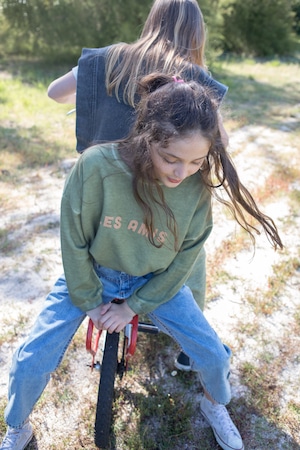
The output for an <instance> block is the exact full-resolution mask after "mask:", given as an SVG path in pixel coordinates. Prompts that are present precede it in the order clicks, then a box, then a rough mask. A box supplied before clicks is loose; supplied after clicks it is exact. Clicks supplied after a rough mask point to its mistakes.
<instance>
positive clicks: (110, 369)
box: [95, 333, 120, 448]
mask: <svg viewBox="0 0 300 450" xmlns="http://www.w3.org/2000/svg"><path fill="white" fill-rule="evenodd" d="M119 337H120V335H119V333H112V334H109V333H107V335H106V340H105V347H104V353H103V359H102V365H101V375H100V381H99V389H98V399H97V407H96V418H95V444H96V446H97V447H99V448H106V447H108V445H109V435H110V428H111V419H112V406H113V401H114V384H115V377H116V373H117V367H118V347H119Z"/></svg>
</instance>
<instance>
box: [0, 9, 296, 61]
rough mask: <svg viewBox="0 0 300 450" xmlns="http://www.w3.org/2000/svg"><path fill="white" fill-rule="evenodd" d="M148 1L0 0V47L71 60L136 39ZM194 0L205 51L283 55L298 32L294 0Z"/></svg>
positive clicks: (145, 14) (289, 49)
mask: <svg viewBox="0 0 300 450" xmlns="http://www.w3.org/2000/svg"><path fill="white" fill-rule="evenodd" d="M152 1H153V0H143V1H141V0H84V1H82V0H0V24H1V28H0V41H1V44H0V48H2V52H3V51H5V52H6V53H11V52H15V53H19V54H31V55H37V56H39V57H41V56H45V57H47V58H52V59H54V60H56V61H58V60H61V59H64V60H65V61H66V60H69V61H71V60H72V61H74V60H75V59H77V58H78V56H79V55H80V53H81V49H82V48H83V47H101V46H104V45H108V44H110V43H113V42H117V41H125V42H132V41H134V40H135V39H137V37H138V36H139V34H140V31H141V29H142V26H143V23H144V21H145V19H146V17H147V15H148V12H149V10H150V7H151V5H152ZM199 4H200V7H201V10H202V12H203V15H204V18H205V22H206V24H207V29H208V46H207V48H208V50H209V54H213V53H214V52H216V51H217V52H218V53H222V52H224V51H225V52H226V51H230V52H236V53H247V54H249V53H250V54H254V55H269V54H274V53H276V54H280V55H282V54H287V53H289V52H290V51H291V50H292V47H293V42H294V38H295V35H296V34H297V33H298V35H299V28H300V27H299V20H300V0H263V1H262V0H199ZM3 49H4V50H3Z"/></svg>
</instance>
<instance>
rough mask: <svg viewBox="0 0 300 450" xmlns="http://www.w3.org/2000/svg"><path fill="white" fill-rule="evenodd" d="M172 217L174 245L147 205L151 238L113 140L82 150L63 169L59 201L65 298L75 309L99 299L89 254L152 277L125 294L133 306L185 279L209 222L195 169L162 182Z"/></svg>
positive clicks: (207, 200)
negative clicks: (173, 182) (174, 181)
mask: <svg viewBox="0 0 300 450" xmlns="http://www.w3.org/2000/svg"><path fill="white" fill-rule="evenodd" d="M162 188H163V191H164V195H165V200H166V202H167V204H168V206H169V207H170V208H171V209H172V211H173V213H174V216H175V220H176V223H177V232H178V243H179V251H176V250H175V249H174V237H173V235H172V233H171V232H170V230H169V229H168V227H167V221H166V216H165V213H164V211H163V210H162V208H160V207H158V206H157V205H153V211H154V223H155V228H156V230H155V239H156V240H157V242H158V243H163V246H162V247H161V248H156V247H155V246H153V245H151V244H150V242H149V240H148V238H147V233H146V228H145V226H144V224H143V211H142V210H141V207H140V206H139V205H138V203H137V202H136V200H135V198H134V195H133V190H132V175H131V172H130V169H129V168H128V166H127V165H126V164H125V163H124V162H123V161H122V160H121V158H120V156H119V153H118V146H117V144H105V145H98V146H95V147H92V148H91V149H88V150H86V151H85V152H84V153H83V155H82V156H81V157H80V159H79V160H78V161H77V163H76V164H75V166H74V167H73V170H72V171H71V173H70V175H69V176H68V178H67V180H66V184H65V188H64V192H63V198H62V204H61V246H62V257H63V266H64V271H65V276H66V281H67V286H68V289H69V293H70V296H71V299H72V302H73V303H74V304H75V305H76V306H78V307H79V308H81V309H82V310H83V311H89V310H91V309H93V308H96V307H97V306H98V305H100V304H101V302H102V297H101V294H102V284H101V281H100V280H99V278H98V276H97V274H96V273H95V271H94V267H93V265H94V261H96V262H97V263H98V264H100V265H102V266H104V267H108V268H111V269H114V270H118V271H121V272H125V273H127V274H130V275H134V276H144V275H146V274H149V273H153V275H154V276H153V277H152V278H151V279H150V280H149V281H148V282H147V283H146V284H145V285H144V286H143V287H141V288H138V289H137V290H136V291H135V292H134V294H133V295H132V296H131V297H129V298H128V300H127V302H128V305H129V306H130V308H131V309H132V310H133V311H134V312H135V313H137V314H139V313H147V312H150V311H153V310H154V309H155V308H157V307H158V306H159V305H160V304H162V303H164V302H167V301H168V300H170V299H171V298H172V297H173V296H174V295H175V294H176V293H177V292H178V291H179V289H180V288H181V287H182V286H183V285H184V284H185V282H186V280H187V279H188V277H189V275H190V273H191V271H192V268H193V266H194V264H195V262H196V260H197V257H198V255H199V252H200V251H201V249H202V247H203V244H204V242H205V240H206V239H207V237H208V236H209V234H210V232H211V228H212V216H211V196H210V193H209V192H208V190H207V189H206V188H205V186H204V185H203V183H202V181H201V176H200V174H199V173H196V174H195V175H193V176H191V177H189V178H187V179H185V180H184V181H183V182H182V183H181V184H180V185H179V186H177V187H176V188H168V187H165V186H163V187H162Z"/></svg>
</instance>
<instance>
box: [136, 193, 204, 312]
mask: <svg viewBox="0 0 300 450" xmlns="http://www.w3.org/2000/svg"><path fill="white" fill-rule="evenodd" d="M211 229H212V212H211V197H210V194H209V193H208V191H206V192H205V199H204V201H203V200H202V201H201V205H199V207H198V209H197V211H196V212H195V214H194V216H193V219H192V221H191V223H190V227H189V232H188V234H187V236H186V238H185V240H184V242H183V244H182V246H181V249H180V251H179V252H178V253H177V255H176V257H175V258H174V260H173V262H172V263H171V265H170V266H169V267H168V269H167V270H166V271H164V272H162V273H160V274H157V275H155V276H153V278H151V279H150V280H149V281H148V282H147V283H146V284H145V285H144V286H142V287H141V288H139V289H138V290H136V291H135V292H134V294H133V295H132V296H131V297H129V299H128V301H127V302H128V305H129V306H130V308H131V309H132V310H133V311H134V312H135V313H136V314H140V313H148V312H151V311H153V310H154V309H156V308H157V307H158V306H159V305H161V304H163V303H165V302H167V301H169V300H170V299H171V298H172V297H174V295H175V294H177V292H178V291H179V290H180V289H181V287H182V286H183V285H184V284H185V283H186V281H187V279H188V278H189V276H190V274H191V272H192V269H193V267H194V264H195V263H196V261H197V259H198V256H199V254H200V252H201V251H202V249H203V245H204V242H205V241H206V239H207V238H208V236H209V234H210V232H211Z"/></svg>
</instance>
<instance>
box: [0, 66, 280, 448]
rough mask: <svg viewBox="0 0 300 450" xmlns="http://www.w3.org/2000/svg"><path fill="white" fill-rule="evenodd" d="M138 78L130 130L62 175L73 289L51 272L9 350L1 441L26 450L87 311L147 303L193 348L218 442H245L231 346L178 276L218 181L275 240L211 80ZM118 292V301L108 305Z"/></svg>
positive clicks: (103, 316)
mask: <svg viewBox="0 0 300 450" xmlns="http://www.w3.org/2000/svg"><path fill="white" fill-rule="evenodd" d="M139 85H140V88H141V101H140V104H139V106H138V108H137V119H136V123H135V125H134V127H133V128H132V131H131V133H130V135H129V136H128V137H127V138H126V139H124V140H121V141H119V142H116V143H110V144H102V145H96V146H94V147H91V148H90V149H88V150H86V151H85V152H84V153H83V155H82V156H81V157H80V158H79V160H78V162H77V163H76V165H75V166H74V168H73V169H72V171H71V173H70V175H69V177H68V179H67V181H66V184H65V188H64V193H63V198H62V205H61V245H62V256H63V265H64V270H65V277H66V280H67V287H68V288H66V284H65V282H64V277H62V278H61V279H59V280H58V282H57V283H56V285H55V286H54V289H53V291H52V292H51V293H50V295H49V296H48V297H47V299H46V304H45V307H44V310H43V311H42V313H41V314H40V316H39V317H38V319H37V322H36V324H35V326H34V328H33V330H32V332H31V334H30V336H29V337H28V339H27V341H26V342H25V343H24V344H23V345H22V346H21V347H20V348H19V349H18V350H17V352H16V353H15V356H14V360H13V365H12V369H11V372H10V384H9V402H8V405H7V408H6V411H5V418H6V422H7V423H8V425H9V428H8V431H7V434H6V437H5V438H4V441H3V443H2V446H1V447H0V449H1V450H23V449H24V447H25V446H26V445H27V443H28V442H29V441H30V439H31V437H32V427H31V425H30V423H29V419H28V417H29V415H30V413H31V411H32V409H33V407H34V405H35V402H36V401H37V399H38V398H39V396H40V395H41V393H42V392H43V389H44V388H45V386H46V384H47V382H48V380H49V374H50V373H51V372H52V371H54V370H55V369H56V367H57V366H58V365H59V363H60V361H61V359H62V357H63V354H64V352H65V350H66V348H67V346H68V344H69V342H70V340H71V339H72V337H73V335H74V333H75V332H76V330H77V329H78V327H79V325H80V324H81V322H82V320H83V319H84V318H85V317H86V315H88V316H89V317H90V318H91V319H92V320H93V322H94V324H95V325H96V326H97V328H99V329H106V330H108V332H110V333H111V332H114V331H117V332H118V331H119V330H121V329H122V328H123V327H124V325H125V324H127V323H128V322H129V321H130V320H131V319H132V317H133V316H134V315H135V314H136V313H147V314H148V315H149V317H150V318H151V320H152V321H153V322H154V323H155V324H156V325H157V326H158V327H159V328H160V329H161V330H162V331H163V332H165V333H167V334H168V335H170V336H172V338H173V339H175V341H177V342H178V344H179V345H180V346H181V347H182V349H183V350H184V352H185V353H186V354H187V355H188V356H189V357H190V359H191V364H192V368H193V370H195V371H197V372H198V374H199V379H200V381H201V383H202V385H203V388H204V393H205V394H204V396H203V398H202V400H201V402H200V410H201V412H202V414H203V415H204V416H205V418H206V419H207V420H208V422H209V423H210V425H211V427H212V429H213V432H214V435H215V437H216V440H217V442H218V443H219V445H220V446H221V447H222V448H223V449H225V450H243V449H244V446H243V442H242V439H241V436H240V434H239V432H238V430H237V429H236V427H235V425H234V424H233V423H232V421H231V419H230V417H229V414H228V412H227V409H226V407H225V406H224V405H226V404H227V403H228V402H229V401H230V396H231V394H230V385H229V360H230V356H231V352H230V349H229V348H228V347H227V346H225V345H223V344H222V343H221V341H220V339H219V338H218V336H217V334H216V333H215V331H214V330H213V329H212V328H211V326H210V325H209V324H208V322H207V321H206V319H205V318H204V316H203V313H202V312H201V310H200V308H199V307H198V305H197V303H196V302H195V300H194V297H193V294H192V291H191V290H190V289H189V288H188V287H187V286H186V284H185V282H186V280H187V279H188V276H189V274H190V272H191V270H192V268H193V265H194V264H195V262H196V261H197V257H198V255H199V252H200V251H201V248H202V247H203V244H204V242H205V240H206V239H207V237H208V235H209V233H210V231H211V227H212V212H211V195H212V192H213V191H215V188H214V187H213V185H214V183H213V180H217V183H219V184H220V185H222V186H223V189H225V190H226V192H227V193H228V196H229V199H230V202H229V204H230V205H231V208H232V211H233V212H234V214H235V217H236V219H237V221H238V222H239V223H240V225H241V226H242V227H244V228H245V229H246V230H247V231H248V232H249V234H250V236H251V237H252V239H254V235H253V232H256V231H257V232H258V229H257V228H256V225H255V223H253V221H252V219H255V221H256V222H257V223H258V224H259V225H260V226H261V227H262V228H263V230H264V231H265V233H266V234H267V236H268V238H269V239H270V241H271V242H272V243H273V245H274V247H277V246H280V247H281V246H282V243H281V240H280V237H279V236H278V233H277V229H276V226H275V224H274V223H273V221H272V219H270V218H269V217H267V216H266V215H264V214H262V213H261V212H260V210H259V209H258V207H257V205H256V203H255V201H254V199H253V198H252V196H251V195H250V193H249V192H248V190H247V189H246V188H245V187H244V186H243V184H242V183H241V182H240V180H239V178H238V175H237V172H236V170H235V168H234V166H233V164H232V162H231V160H230V158H229V156H228V154H227V152H226V149H225V147H224V145H223V143H222V140H221V137H220V132H219V126H218V112H217V104H216V102H215V100H214V99H213V98H212V97H211V96H210V92H209V90H208V89H207V88H204V87H203V86H201V85H200V84H199V83H196V82H194V81H188V82H184V81H183V80H182V79H179V78H176V77H171V76H168V75H162V74H152V75H148V76H146V77H144V78H143V79H142V80H141V82H140V83H139ZM244 211H245V212H246V215H244ZM249 217H250V219H251V222H250V219H249ZM114 298H122V299H124V300H125V301H124V302H123V303H122V304H120V305H118V304H114V303H111V301H112V300H113V299H114Z"/></svg>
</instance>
